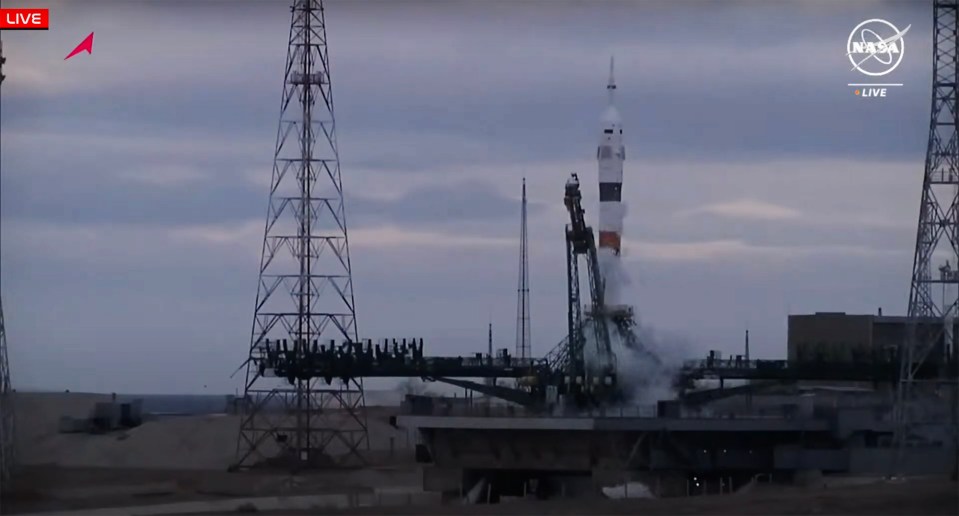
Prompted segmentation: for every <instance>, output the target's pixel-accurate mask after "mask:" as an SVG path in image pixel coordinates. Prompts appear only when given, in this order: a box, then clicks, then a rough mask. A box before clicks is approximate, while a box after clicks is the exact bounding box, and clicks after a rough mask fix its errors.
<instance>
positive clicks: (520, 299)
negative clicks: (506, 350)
mask: <svg viewBox="0 0 959 516" xmlns="http://www.w3.org/2000/svg"><path fill="white" fill-rule="evenodd" d="M528 240H529V239H528V238H527V235H526V178H525V177H524V178H523V207H522V211H521V215H520V232H519V286H518V287H517V288H516V298H517V299H516V356H517V357H519V358H532V353H531V351H532V350H531V343H530V331H529V242H528Z"/></svg>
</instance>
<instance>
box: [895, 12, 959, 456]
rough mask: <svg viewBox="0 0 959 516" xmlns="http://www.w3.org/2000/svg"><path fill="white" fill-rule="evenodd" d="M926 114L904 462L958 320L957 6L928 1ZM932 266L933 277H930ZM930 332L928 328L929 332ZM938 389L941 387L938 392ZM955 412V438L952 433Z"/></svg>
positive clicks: (904, 358)
mask: <svg viewBox="0 0 959 516" xmlns="http://www.w3.org/2000/svg"><path fill="white" fill-rule="evenodd" d="M933 9H934V15H933V18H934V26H933V27H934V28H933V83H932V109H931V117H930V122H929V141H928V145H927V148H926V164H925V171H924V176H923V184H922V200H921V203H920V207H919V223H918V227H917V231H916V249H915V258H914V261H913V270H912V284H911V287H910V290H909V317H910V332H909V337H908V338H907V340H906V342H905V343H904V349H903V352H902V353H900V375H899V387H898V389H897V399H896V418H897V427H896V441H897V446H898V448H899V452H898V453H897V457H898V458H899V459H901V458H902V455H903V449H904V447H906V446H908V443H909V441H910V439H911V436H912V434H913V433H914V430H915V427H916V425H918V424H920V423H921V421H920V420H921V418H922V417H923V416H922V414H921V412H920V411H918V409H919V408H920V407H919V405H918V404H917V403H916V401H917V398H918V397H920V396H921V395H922V394H927V395H928V394H933V395H935V394H939V395H946V396H948V395H949V393H948V392H947V391H949V390H952V393H951V394H952V396H953V399H952V404H953V405H955V403H956V399H955V397H954V396H955V395H956V393H955V385H953V386H952V389H949V388H948V386H947V385H944V381H943V380H944V378H945V377H946V373H947V372H946V370H945V368H946V367H948V364H949V360H948V358H949V356H950V354H951V355H952V356H953V357H954V356H955V352H956V349H955V335H954V334H953V333H954V327H955V326H954V325H955V322H956V316H957V314H959V273H957V271H959V139H957V133H956V124H957V123H959V112H957V107H959V105H957V104H959V103H957V101H956V83H957V81H959V76H957V70H959V67H957V60H956V51H957V46H956V31H957V28H959V27H957V1H956V0H936V1H935V2H934V8H933ZM934 268H935V270H936V272H937V273H936V274H934V272H933V271H934ZM930 326H931V329H930ZM927 368H935V369H938V371H939V376H938V377H937V379H936V380H934V384H933V385H928V386H925V385H920V384H919V383H918V382H917V381H916V378H917V372H918V371H919V370H920V369H927ZM943 387H946V388H945V389H943ZM955 417H956V416H955V413H953V424H952V426H953V432H956V428H955V425H956V420H955Z"/></svg>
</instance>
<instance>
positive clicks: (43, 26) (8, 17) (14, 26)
mask: <svg viewBox="0 0 959 516" xmlns="http://www.w3.org/2000/svg"><path fill="white" fill-rule="evenodd" d="M49 28H50V9H0V29H3V30H47V29H49Z"/></svg>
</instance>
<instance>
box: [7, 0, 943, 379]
mask: <svg viewBox="0 0 959 516" xmlns="http://www.w3.org/2000/svg"><path fill="white" fill-rule="evenodd" d="M21 4H22V5H23V6H38V7H50V9H51V14H50V17H51V25H52V27H51V30H49V31H47V32H34V31H19V32H10V31H6V32H4V33H3V34H2V39H3V44H4V46H3V50H4V55H5V56H6V57H7V63H6V65H5V67H4V74H5V75H6V76H7V79H6V80H5V81H4V83H3V91H2V100H0V102H2V104H0V132H2V138H0V166H2V168H0V260H2V268H0V291H2V296H3V297H2V299H3V309H4V316H5V322H6V327H7V335H8V342H9V355H10V362H11V368H12V374H13V382H14V386H15V387H16V388H20V389H55V390H60V389H71V390H74V391H104V392H136V393H147V392H155V393H221V392H222V393H232V392H234V390H235V389H236V388H237V387H238V386H239V385H240V376H241V375H236V376H234V377H232V378H231V375H232V374H233V373H234V371H236V370H237V368H238V367H239V366H240V364H241V363H242V362H243V361H244V359H245V358H246V355H247V353H248V349H249V342H250V328H251V325H252V316H253V308H254V301H255V296H256V286H257V269H258V263H259V253H260V248H261V244H262V238H263V227H264V219H265V213H266V206H267V201H268V195H269V182H270V173H271V169H272V156H273V147H274V145H275V138H276V130H277V122H278V117H279V105H280V94H281V86H282V80H283V67H284V59H285V56H286V46H287V42H288V32H289V22H290V20H289V8H288V6H287V5H286V4H287V3H286V2H281V1H275V2H274V1H253V0H249V1H244V2H226V1H216V0H209V1H206V2H187V1H164V2H159V1H156V2H146V1H125V2H120V1H102V2H99V1H87V0H84V1H71V2H27V1H24V2H18V3H17V5H18V6H20V5H21ZM869 18H883V19H886V20H889V21H890V22H892V23H893V24H895V25H896V26H897V27H899V28H900V29H902V28H904V27H905V26H906V25H911V28H910V30H909V32H908V34H907V35H906V36H905V37H904V46H905V50H904V52H905V53H904V56H903V59H902V62H901V64H900V65H899V67H898V68H896V70H895V71H893V72H892V73H890V74H889V75H887V76H884V77H883V78H882V80H883V81H885V82H894V83H902V86H901V87H891V88H889V91H888V93H887V97H885V98H862V97H860V96H856V95H854V94H853V90H854V88H851V87H849V86H847V84H848V83H851V82H852V83H854V82H865V80H867V79H869V78H868V77H865V76H863V75H862V74H860V73H859V72H857V71H853V70H851V66H850V63H849V61H848V59H847V58H846V57H845V55H844V54H845V52H846V50H845V48H846V42H847V38H848V37H849V33H850V31H851V30H852V29H853V27H855V26H856V25H857V24H858V23H860V22H861V21H863V20H866V19H869ZM326 20H327V25H328V27H327V33H328V39H329V52H330V60H331V77H332V84H333V91H334V99H335V110H336V125H337V127H336V129H337V140H338V142H339V153H340V159H341V169H342V174H343V186H344V189H345V191H346V210H347V220H348V223H349V235H350V250H351V255H352V263H353V281H354V288H355V298H356V310H357V324H358V328H359V334H360V336H361V337H363V338H374V339H376V338H384V337H414V336H415V337H421V338H423V339H424V342H425V343H426V348H427V352H428V353H431V354H435V355H460V354H467V353H471V352H473V351H477V350H483V349H485V347H486V334H487V324H488V323H490V322H492V324H493V333H494V341H495V347H497V348H500V347H506V348H510V349H513V348H514V346H515V327H516V297H517V295H516V289H517V278H518V257H519V220H520V217H519V215H520V201H519V198H520V185H521V180H522V178H523V177H526V179H527V184H528V189H529V190H528V195H529V246H530V251H529V256H530V276H531V278H530V298H531V301H530V304H531V308H530V312H531V326H532V329H531V335H532V349H533V354H534V355H542V354H545V353H546V352H547V351H549V350H550V349H552V347H553V346H555V345H556V343H558V342H559V341H560V340H561V339H562V337H563V335H564V333H565V331H566V330H565V328H566V326H565V324H566V322H565V321H566V278H565V258H564V252H565V251H564V243H563V238H564V237H563V234H564V233H563V227H564V224H565V222H566V215H565V211H564V208H563V205H562V196H563V185H564V183H565V181H566V178H567V177H568V176H569V174H570V173H571V172H576V173H578V174H579V176H580V178H581V179H582V181H583V182H584V205H585V208H586V216H587V219H589V220H590V221H591V222H592V223H593V224H595V223H596V219H595V217H596V214H597V213H598V206H597V200H598V199H597V198H598V188H597V187H596V186H595V184H596V170H597V164H596V162H595V159H594V158H595V152H596V150H595V147H596V145H597V142H598V140H599V136H600V134H599V132H600V123H599V122H600V115H601V113H602V111H603V109H604V107H605V103H606V90H605V85H606V80H607V74H608V65H609V57H610V56H611V55H613V56H615V59H616V79H617V83H618V90H617V96H618V97H617V101H618V105H619V110H620V113H621V115H622V118H623V125H624V128H625V131H624V136H625V145H626V148H627V150H626V152H627V161H626V163H625V172H624V185H623V200H624V202H625V203H627V205H628V211H627V215H626V220H625V230H624V233H625V234H624V243H623V248H624V249H623V260H624V267H625V270H626V273H627V274H628V276H629V278H630V283H629V284H628V285H627V286H625V287H624V289H623V291H624V297H626V298H627V299H628V300H630V301H631V302H632V303H633V304H634V306H635V309H636V311H637V313H638V314H639V318H640V324H642V325H643V326H645V327H647V328H650V329H651V330H652V331H653V332H655V334H656V335H658V337H659V338H660V339H661V340H663V341H664V342H667V343H669V345H674V346H676V347H678V348H681V349H682V350H683V352H684V353H687V354H688V355H689V356H690V358H696V357H698V356H700V355H705V353H706V352H707V350H710V349H718V350H723V351H724V352H726V353H730V352H738V351H739V350H741V349H742V343H743V334H744V332H745V330H747V329H748V330H749V331H750V346H751V353H752V354H753V355H754V356H757V357H759V358H783V357H785V348H786V321H787V315H788V314H798V313H812V312H816V311H845V312H848V313H874V312H875V311H876V310H877V309H878V307H882V308H883V311H884V313H886V314H895V313H903V312H904V311H905V309H906V304H907V301H908V293H909V292H908V289H909V279H910V272H911V265H912V254H913V253H912V251H913V246H914V238H915V225H916V218H917V216H918V204H919V196H920V193H921V184H922V170H923V163H924V159H925V147H926V139H927V136H928V123H929V122H928V119H929V109H930V92H931V75H932V70H931V68H932V67H931V63H932V44H931V40H932V37H931V31H932V6H931V2H925V1H918V0H917V1H889V0H886V1H880V0H876V1H872V0H849V1H845V2H833V1H828V0H818V1H817V0H793V1H782V2H767V1H762V0H740V1H732V0H731V1H723V2H706V1H696V0H688V1H682V2H671V1H665V0H662V1H654V0H650V1H640V0H637V1H633V2H617V1H611V0H604V1H598V2H586V1H559V0H550V1H547V0H515V1H506V0H497V1H480V0H474V1H452V2H426V1H422V2H418V1H406V0H400V1H390V2H387V1H373V0H362V1H346V0H337V1H328V2H327V4H326ZM91 31H94V32H95V39H94V51H93V53H92V55H87V54H81V55H79V56H76V57H74V58H72V59H70V60H68V61H65V60H64V59H63V57H64V56H65V55H66V54H67V53H69V51H70V50H72V49H73V47H74V46H75V45H77V44H78V43H79V42H80V41H81V40H82V39H83V38H84V37H85V36H86V35H87V34H89V33H90V32H91ZM383 385H385V384H383Z"/></svg>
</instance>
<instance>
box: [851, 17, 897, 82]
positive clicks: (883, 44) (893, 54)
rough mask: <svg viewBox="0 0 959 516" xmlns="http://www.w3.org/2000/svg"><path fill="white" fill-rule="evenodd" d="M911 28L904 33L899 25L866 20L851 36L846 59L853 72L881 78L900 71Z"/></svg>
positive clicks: (881, 20)
mask: <svg viewBox="0 0 959 516" xmlns="http://www.w3.org/2000/svg"><path fill="white" fill-rule="evenodd" d="M909 27H912V25H909V26H907V27H906V28H905V29H903V30H902V31H900V30H899V29H898V28H897V27H896V26H895V25H893V24H892V23H889V22H888V21H886V20H883V19H880V18H873V19H871V20H866V21H864V22H862V23H860V24H859V25H856V28H854V29H853V30H852V32H850V33H849V39H848V40H847V41H846V57H847V58H849V62H850V63H852V69H851V70H850V71H853V70H859V72H861V73H863V74H865V75H869V76H871V77H879V76H882V75H886V74H887V73H889V72H891V71H893V70H895V69H896V67H897V66H899V63H901V62H902V57H903V55H905V51H906V46H905V39H904V38H903V36H905V35H906V32H908V31H909Z"/></svg>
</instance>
